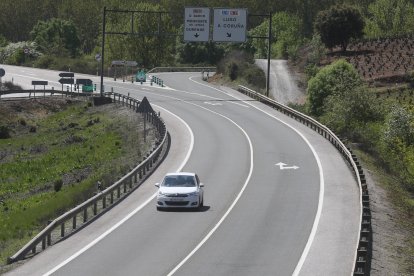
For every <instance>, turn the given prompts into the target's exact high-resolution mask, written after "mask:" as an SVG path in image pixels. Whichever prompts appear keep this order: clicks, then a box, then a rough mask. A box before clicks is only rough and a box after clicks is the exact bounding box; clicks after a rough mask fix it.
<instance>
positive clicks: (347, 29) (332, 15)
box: [315, 5, 364, 52]
mask: <svg viewBox="0 0 414 276" xmlns="http://www.w3.org/2000/svg"><path fill="white" fill-rule="evenodd" d="M315 29H316V30H317V32H318V33H319V34H320V36H321V40H322V42H323V43H324V44H325V45H326V47H328V48H330V49H332V48H333V47H334V46H337V45H340V46H341V47H342V51H344V52H345V51H346V48H347V46H348V43H349V41H350V39H351V38H360V37H362V35H363V32H362V30H363V29H364V20H363V18H362V15H361V13H360V12H359V10H358V9H357V8H354V7H352V6H347V5H344V6H332V7H331V8H330V9H329V10H326V11H321V12H319V13H318V16H317V18H316V22H315Z"/></svg>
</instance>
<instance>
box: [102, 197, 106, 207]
mask: <svg viewBox="0 0 414 276" xmlns="http://www.w3.org/2000/svg"><path fill="white" fill-rule="evenodd" d="M102 208H103V209H105V208H106V195H104V196H103V197H102Z"/></svg>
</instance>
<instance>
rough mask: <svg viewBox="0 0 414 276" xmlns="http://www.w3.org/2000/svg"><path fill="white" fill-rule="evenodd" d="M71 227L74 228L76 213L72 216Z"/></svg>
mask: <svg viewBox="0 0 414 276" xmlns="http://www.w3.org/2000/svg"><path fill="white" fill-rule="evenodd" d="M72 229H76V214H75V215H74V216H73V218H72Z"/></svg>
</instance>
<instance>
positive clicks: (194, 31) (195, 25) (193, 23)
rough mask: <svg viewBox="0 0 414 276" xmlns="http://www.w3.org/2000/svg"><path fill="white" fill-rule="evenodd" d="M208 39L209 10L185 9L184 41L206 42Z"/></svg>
mask: <svg viewBox="0 0 414 276" xmlns="http://www.w3.org/2000/svg"><path fill="white" fill-rule="evenodd" d="M209 39H210V8H197V7H186V8H185V16H184V41H188V42H206V41H208V40H209Z"/></svg>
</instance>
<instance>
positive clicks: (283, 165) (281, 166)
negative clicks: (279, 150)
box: [275, 162, 299, 170]
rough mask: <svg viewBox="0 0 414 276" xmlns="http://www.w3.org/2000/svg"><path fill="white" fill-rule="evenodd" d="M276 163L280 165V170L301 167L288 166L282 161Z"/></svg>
mask: <svg viewBox="0 0 414 276" xmlns="http://www.w3.org/2000/svg"><path fill="white" fill-rule="evenodd" d="M275 165H276V166H279V168H280V170H297V169H299V167H298V166H288V165H287V164H285V163H282V162H279V163H277V164H275Z"/></svg>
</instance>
